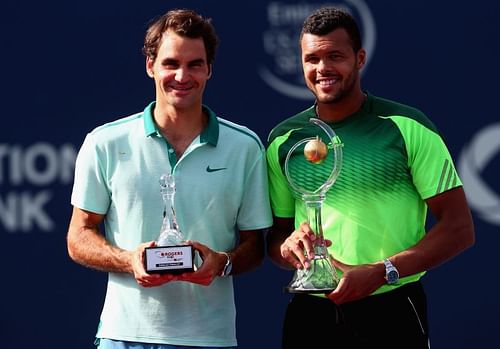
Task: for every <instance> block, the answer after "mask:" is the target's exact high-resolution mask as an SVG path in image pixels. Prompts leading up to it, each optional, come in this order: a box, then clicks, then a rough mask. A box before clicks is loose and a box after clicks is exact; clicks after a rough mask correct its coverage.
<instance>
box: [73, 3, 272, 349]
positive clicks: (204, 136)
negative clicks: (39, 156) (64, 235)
mask: <svg viewBox="0 0 500 349" xmlns="http://www.w3.org/2000/svg"><path fill="white" fill-rule="evenodd" d="M217 43H218V39H217V36H216V34H215V30H214V28H213V26H212V24H211V23H210V20H207V19H205V18H203V17H201V16H200V15H198V14H197V13H195V12H193V11H190V10H173V11H170V12H168V13H166V14H165V15H163V16H162V17H160V18H159V19H158V20H156V21H155V22H154V23H153V24H152V25H151V26H150V27H149V29H148V31H147V34H146V38H145V44H144V53H145V55H146V69H147V73H148V75H149V76H150V77H151V78H152V79H153V80H154V82H155V86H156V100H155V101H154V102H152V103H151V104H149V105H148V106H147V107H146V108H145V109H144V111H143V112H140V113H137V114H134V115H131V116H129V117H125V118H122V119H120V120H117V121H114V122H110V123H107V124H105V125H102V126H100V127H97V128H96V129H94V130H93V131H92V132H90V133H89V134H88V135H87V137H86V138H85V141H84V143H83V145H82V147H81V149H80V151H79V154H78V157H77V161H76V169H75V181H74V187H73V193H72V197H71V203H72V205H73V206H74V209H73V215H72V218H71V222H70V226H69V231H68V239H67V240H68V251H69V254H70V256H71V258H72V259H73V260H75V261H76V262H78V263H81V264H83V265H85V266H88V267H91V268H94V269H98V270H102V271H105V272H108V273H109V281H108V287H107V292H106V299H105V303H104V307H103V310H102V313H101V317H100V323H99V328H98V330H97V335H96V338H97V340H96V343H97V345H98V347H99V348H100V349H109V348H123V349H125V348H146V347H147V348H157V349H168V348H173V347H175V348H184V347H189V348H192V347H200V348H208V347H210V348H227V347H235V346H236V345H237V341H236V333H235V313H236V310H235V304H234V296H233V282H232V276H231V275H233V274H239V273H242V272H245V271H248V270H251V269H253V268H255V267H257V266H258V265H259V264H260V263H261V261H262V258H263V256H264V239H263V229H265V228H267V227H269V226H271V224H272V216H271V211H270V205H269V199H268V187H267V171H266V159H265V150H264V148H263V146H262V143H261V142H260V140H259V139H258V137H257V136H256V134H255V133H254V132H252V131H250V130H249V129H247V128H245V127H243V126H239V125H237V124H234V123H232V122H229V121H227V120H224V119H222V118H219V117H217V116H216V114H215V113H214V112H213V111H212V110H210V109H209V108H208V107H207V106H205V105H203V104H202V96H203V91H204V89H205V85H206V82H207V80H208V79H209V78H210V76H211V74H212V64H213V61H214V57H215V50H216V47H217ZM168 173H169V174H172V175H173V176H174V178H175V182H176V196H175V203H174V206H175V210H176V217H177V222H178V224H179V227H180V230H181V231H182V233H183V235H184V236H185V237H186V239H187V240H189V241H191V244H192V245H193V247H194V248H195V249H196V250H197V252H198V253H199V255H200V256H201V258H202V263H201V265H199V266H198V268H197V270H196V271H194V272H191V273H183V274H181V275H174V274H169V273H167V274H148V273H146V271H145V269H144V249H145V248H146V247H150V246H154V245H155V242H154V240H155V239H156V238H157V237H158V235H159V232H160V228H161V225H162V220H163V215H162V213H163V210H164V202H163V200H162V196H161V193H160V186H159V179H160V177H161V176H162V175H163V174H168ZM101 223H103V225H104V231H105V234H102V233H101V232H100V230H99V226H100V224H101Z"/></svg>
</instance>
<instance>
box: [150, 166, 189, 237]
mask: <svg viewBox="0 0 500 349" xmlns="http://www.w3.org/2000/svg"><path fill="white" fill-rule="evenodd" d="M160 187H161V195H162V198H163V202H164V204H165V211H164V212H163V222H162V225H161V230H160V236H159V237H158V240H157V243H158V246H168V245H179V244H182V243H183V241H184V237H183V235H182V233H181V231H180V229H179V225H178V224H177V218H176V216H175V209H174V197H175V179H174V176H173V175H171V174H167V175H163V176H162V177H161V178H160Z"/></svg>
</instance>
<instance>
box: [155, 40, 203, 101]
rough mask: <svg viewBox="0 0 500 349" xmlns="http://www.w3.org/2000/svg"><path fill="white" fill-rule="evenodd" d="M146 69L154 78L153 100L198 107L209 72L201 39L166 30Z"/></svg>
mask: <svg viewBox="0 0 500 349" xmlns="http://www.w3.org/2000/svg"><path fill="white" fill-rule="evenodd" d="M146 69H147V73H148V75H149V76H150V77H152V78H153V79H154V81H155V87H156V102H157V103H158V104H160V105H168V106H169V107H174V108H176V109H188V108H192V107H197V108H198V107H199V106H200V105H201V103H202V97H203V91H204V90H205V86H206V83H207V80H208V79H209V78H210V75H211V68H210V66H209V65H208V63H207V54H206V50H205V44H204V42H203V39H202V38H201V37H200V38H195V39H192V38H188V37H183V36H179V35H178V34H175V33H174V32H172V31H170V30H167V31H166V32H165V33H164V34H163V36H162V40H161V44H160V47H159V48H158V54H157V56H156V59H155V60H154V61H153V60H152V59H151V58H150V57H148V58H147V59H146Z"/></svg>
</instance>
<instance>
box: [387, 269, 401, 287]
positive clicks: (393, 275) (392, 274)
mask: <svg viewBox="0 0 500 349" xmlns="http://www.w3.org/2000/svg"><path fill="white" fill-rule="evenodd" d="M398 280H399V274H398V272H397V271H396V270H390V271H389V272H388V273H387V283H389V284H393V283H396V282H397V281H398Z"/></svg>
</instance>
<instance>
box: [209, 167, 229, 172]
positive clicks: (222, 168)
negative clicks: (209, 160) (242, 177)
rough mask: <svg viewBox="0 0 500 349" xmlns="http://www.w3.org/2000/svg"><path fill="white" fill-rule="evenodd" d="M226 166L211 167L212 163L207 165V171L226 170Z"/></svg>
mask: <svg viewBox="0 0 500 349" xmlns="http://www.w3.org/2000/svg"><path fill="white" fill-rule="evenodd" d="M226 169H227V168H226V167H220V168H211V167H210V165H208V166H207V172H217V171H222V170H226Z"/></svg>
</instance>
